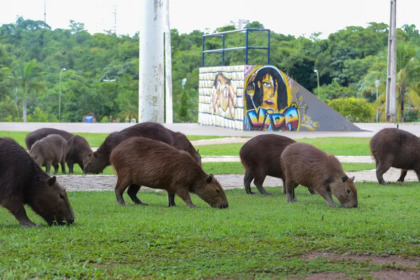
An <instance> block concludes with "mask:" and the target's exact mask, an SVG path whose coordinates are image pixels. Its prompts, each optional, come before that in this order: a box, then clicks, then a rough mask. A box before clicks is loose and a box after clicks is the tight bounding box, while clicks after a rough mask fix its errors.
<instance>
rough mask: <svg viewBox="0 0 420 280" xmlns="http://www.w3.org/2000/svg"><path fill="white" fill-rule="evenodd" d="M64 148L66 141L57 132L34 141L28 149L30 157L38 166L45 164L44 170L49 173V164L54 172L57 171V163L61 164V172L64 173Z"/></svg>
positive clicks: (65, 148) (65, 147)
mask: <svg viewBox="0 0 420 280" xmlns="http://www.w3.org/2000/svg"><path fill="white" fill-rule="evenodd" d="M66 150H67V141H66V139H64V138H63V137H61V136H60V135H58V134H50V135H48V136H47V137H44V138H42V139H41V140H38V141H36V142H35V143H34V144H33V145H32V147H31V150H30V151H29V155H30V156H31V158H32V159H33V160H34V161H35V162H36V163H37V164H38V165H39V166H40V167H42V166H45V171H46V172H47V173H50V170H51V166H53V167H54V173H53V174H57V172H58V164H60V165H61V172H62V173H63V174H65V173H66V162H65V160H66Z"/></svg>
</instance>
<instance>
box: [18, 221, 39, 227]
mask: <svg viewBox="0 0 420 280" xmlns="http://www.w3.org/2000/svg"><path fill="white" fill-rule="evenodd" d="M21 225H22V226H23V227H24V228H33V227H39V226H37V225H36V224H34V223H33V222H31V221H27V222H23V223H21Z"/></svg>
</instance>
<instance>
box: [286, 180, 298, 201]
mask: <svg viewBox="0 0 420 280" xmlns="http://www.w3.org/2000/svg"><path fill="white" fill-rule="evenodd" d="M297 185H298V184H295V183H294V182H292V181H288V180H287V179H286V196H287V202H289V203H293V202H297V199H296V197H295V188H296V187H297Z"/></svg>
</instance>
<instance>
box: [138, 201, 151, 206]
mask: <svg viewBox="0 0 420 280" xmlns="http://www.w3.org/2000/svg"><path fill="white" fill-rule="evenodd" d="M136 204H137V205H144V206H148V205H149V204H147V203H144V202H141V201H140V202H136Z"/></svg>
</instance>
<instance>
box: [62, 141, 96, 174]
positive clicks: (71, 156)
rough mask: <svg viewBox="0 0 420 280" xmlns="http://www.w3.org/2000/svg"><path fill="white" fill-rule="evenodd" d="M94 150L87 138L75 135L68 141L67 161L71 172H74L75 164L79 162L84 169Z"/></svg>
mask: <svg viewBox="0 0 420 280" xmlns="http://www.w3.org/2000/svg"><path fill="white" fill-rule="evenodd" d="M92 155H93V152H92V149H91V148H90V146H89V143H88V142H87V141H86V139H85V138H83V137H82V136H79V135H74V136H73V137H71V138H70V139H69V140H68V141H67V150H66V163H67V166H68V168H69V173H73V165H74V164H78V165H79V166H80V168H81V169H82V170H83V168H84V167H85V165H86V163H87V162H88V159H89V158H90V157H92Z"/></svg>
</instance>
